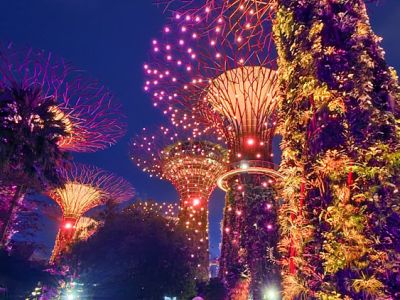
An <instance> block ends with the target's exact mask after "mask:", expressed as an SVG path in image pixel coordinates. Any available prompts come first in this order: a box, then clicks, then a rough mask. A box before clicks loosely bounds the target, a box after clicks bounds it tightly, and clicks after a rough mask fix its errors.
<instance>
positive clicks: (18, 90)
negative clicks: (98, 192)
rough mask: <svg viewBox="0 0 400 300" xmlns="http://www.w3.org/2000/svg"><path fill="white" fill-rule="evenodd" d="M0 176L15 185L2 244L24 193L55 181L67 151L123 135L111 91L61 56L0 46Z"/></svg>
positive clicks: (120, 116)
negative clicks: (17, 204)
mask: <svg viewBox="0 0 400 300" xmlns="http://www.w3.org/2000/svg"><path fill="white" fill-rule="evenodd" d="M0 123H1V131H0V141H1V143H0V170H1V174H0V180H1V181H2V184H4V185H10V186H16V187H17V188H16V190H15V194H14V197H12V198H11V199H10V201H11V202H10V210H9V213H8V214H7V216H6V219H5V222H4V226H3V227H2V242H4V238H5V236H6V232H7V231H8V226H10V220H11V219H12V218H13V217H12V216H13V215H14V213H15V210H16V202H17V200H18V199H20V198H21V196H22V195H24V194H25V193H26V192H28V191H30V190H33V191H37V192H40V191H42V190H44V189H46V188H47V187H48V186H50V185H56V184H59V183H60V182H59V180H58V174H57V169H58V168H59V167H61V166H62V165H63V164H64V163H65V162H66V152H67V151H75V152H93V151H96V150H100V149H104V148H106V147H107V146H109V145H111V144H114V143H115V142H116V141H117V140H118V139H119V138H120V137H121V136H122V135H123V134H124V133H125V127H126V125H125V121H124V114H123V113H122V109H121V106H120V104H119V103H118V102H117V101H115V100H114V99H113V96H112V94H111V93H110V92H109V91H108V90H107V89H105V88H104V87H103V86H102V85H100V84H99V83H98V82H96V81H94V80H92V79H90V78H87V77H86V75H85V74H84V73H83V72H81V71H79V70H78V69H76V68H73V67H72V66H71V65H70V64H69V63H67V62H66V61H65V60H63V59H61V58H57V57H54V56H53V55H52V54H50V53H46V52H44V51H34V50H31V49H29V50H18V49H16V48H15V47H13V46H12V45H8V46H3V45H0Z"/></svg>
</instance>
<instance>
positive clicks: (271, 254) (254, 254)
mask: <svg viewBox="0 0 400 300" xmlns="http://www.w3.org/2000/svg"><path fill="white" fill-rule="evenodd" d="M237 179H239V180H238V181H236V180H237ZM268 180H269V178H268V177H266V176H263V175H257V174H243V175H239V177H238V178H234V179H232V182H231V187H232V188H231V189H230V190H229V192H228V194H227V203H226V209H225V215H224V218H225V220H224V231H223V241H222V245H223V246H222V247H223V248H222V251H221V260H220V261H221V263H220V266H221V269H220V277H221V278H222V280H223V281H224V282H225V283H226V285H227V287H228V288H229V290H230V295H231V296H230V297H231V298H232V299H233V298H234V295H237V294H238V290H242V291H243V289H244V288H245V287H246V289H247V292H244V293H242V294H241V295H242V296H243V295H244V296H243V297H244V298H243V299H248V297H251V299H254V300H258V299H263V292H264V289H265V288H273V289H275V290H279V289H280V268H279V266H278V265H277V259H278V255H277V242H278V239H279V226H278V221H277V207H278V203H276V200H275V189H274V187H273V186H271V185H268V184H267V182H268ZM246 283H247V284H246ZM242 296H240V297H239V298H238V299H242V298H241V297H242ZM246 297H247V298H246ZM235 299H236V298H235Z"/></svg>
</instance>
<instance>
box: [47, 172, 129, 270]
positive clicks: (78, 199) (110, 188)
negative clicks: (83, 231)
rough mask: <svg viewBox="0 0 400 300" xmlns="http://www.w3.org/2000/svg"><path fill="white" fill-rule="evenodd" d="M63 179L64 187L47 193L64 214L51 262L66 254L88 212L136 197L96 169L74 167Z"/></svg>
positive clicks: (124, 183) (121, 182)
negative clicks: (109, 202)
mask: <svg viewBox="0 0 400 300" xmlns="http://www.w3.org/2000/svg"><path fill="white" fill-rule="evenodd" d="M62 176H63V179H64V180H65V185H64V186H63V187H61V188H56V189H53V190H51V191H49V193H48V194H49V196H50V198H52V199H53V200H54V201H55V202H57V204H58V205H59V206H60V207H61V210H62V213H63V221H62V224H61V228H60V230H59V232H58V235H57V239H56V242H55V246H54V249H53V253H52V256H51V259H50V261H51V262H54V261H55V260H56V259H57V258H58V257H59V255H60V254H61V253H62V252H63V251H65V250H66V248H67V247H68V244H69V242H70V241H71V239H72V238H73V237H74V234H75V230H76V226H77V223H78V221H79V219H80V218H81V217H82V215H83V214H84V213H85V212H87V211H88V210H90V209H92V208H93V207H96V206H99V205H102V204H105V203H106V202H107V201H113V202H117V203H118V202H122V201H125V200H128V199H130V198H131V197H133V195H134V190H133V188H132V186H131V185H130V184H129V183H128V182H127V181H125V180H124V179H122V178H120V177H117V176H115V175H113V174H111V173H108V172H106V171H103V170H101V169H99V168H97V167H93V166H87V165H73V167H72V168H71V169H70V170H63V172H62Z"/></svg>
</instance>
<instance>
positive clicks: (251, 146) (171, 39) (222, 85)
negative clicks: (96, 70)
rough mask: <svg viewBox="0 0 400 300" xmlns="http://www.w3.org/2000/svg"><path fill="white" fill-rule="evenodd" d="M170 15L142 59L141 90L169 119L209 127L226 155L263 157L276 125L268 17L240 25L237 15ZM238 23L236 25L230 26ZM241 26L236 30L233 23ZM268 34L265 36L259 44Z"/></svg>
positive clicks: (267, 154)
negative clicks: (143, 78)
mask: <svg viewBox="0 0 400 300" xmlns="http://www.w3.org/2000/svg"><path fill="white" fill-rule="evenodd" d="M221 12H223V10H219V9H216V10H213V9H209V10H207V11H205V12H204V13H203V14H200V15H196V14H195V13H194V14H192V13H191V11H190V10H189V11H188V12H186V13H179V14H177V15H176V17H175V19H174V21H173V23H172V24H170V25H168V26H165V27H164V30H163V38H161V39H158V40H153V41H152V44H153V49H152V52H153V55H152V56H153V58H152V60H151V61H150V62H149V63H146V64H145V65H144V69H145V73H146V77H147V80H146V84H145V90H146V91H148V92H149V93H151V95H152V98H153V101H154V105H155V106H160V107H161V108H162V109H163V110H164V112H165V113H166V114H169V115H170V116H171V120H172V122H173V123H174V124H179V125H181V126H183V127H192V129H193V130H194V131H195V133H197V134H200V133H201V132H200V131H199V129H198V127H199V125H200V124H203V125H206V126H205V128H206V129H209V127H212V128H213V129H214V130H215V131H216V132H217V134H218V135H219V136H221V137H223V138H224V140H225V141H226V142H227V144H228V147H229V149H230V150H231V161H232V162H236V161H241V160H244V159H246V160H251V161H258V162H261V161H263V162H266V163H268V162H270V161H271V156H272V149H271V148H272V146H271V144H272V137H273V135H274V130H275V126H276V120H275V108H276V106H277V104H278V99H279V97H278V83H277V75H276V71H274V60H273V59H272V55H273V51H272V50H271V51H269V46H268V47H265V48H263V47H259V43H258V42H260V41H261V40H260V38H261V36H260V34H261V33H258V34H254V32H253V31H252V29H254V28H255V27H257V28H258V29H257V30H261V29H263V30H264V31H263V32H264V33H263V35H262V36H263V37H264V41H262V44H263V45H266V44H268V45H270V44H269V43H270V41H271V35H270V30H269V28H268V27H269V26H270V24H269V22H265V23H261V24H260V23H256V22H258V18H254V22H255V23H254V24H253V23H252V22H251V21H250V20H248V22H247V23H246V24H247V25H246V24H245V25H244V26H241V25H238V24H241V22H242V20H243V17H242V16H243V15H242V14H240V13H237V14H221ZM238 26H239V27H238ZM238 28H242V29H243V30H239V29H238ZM267 41H268V43H267Z"/></svg>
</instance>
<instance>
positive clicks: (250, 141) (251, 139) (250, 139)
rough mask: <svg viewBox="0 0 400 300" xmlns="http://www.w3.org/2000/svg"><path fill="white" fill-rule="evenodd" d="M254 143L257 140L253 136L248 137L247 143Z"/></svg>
mask: <svg viewBox="0 0 400 300" xmlns="http://www.w3.org/2000/svg"><path fill="white" fill-rule="evenodd" d="M254 143H255V140H254V139H253V138H248V139H247V145H249V146H253V145H254Z"/></svg>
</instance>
